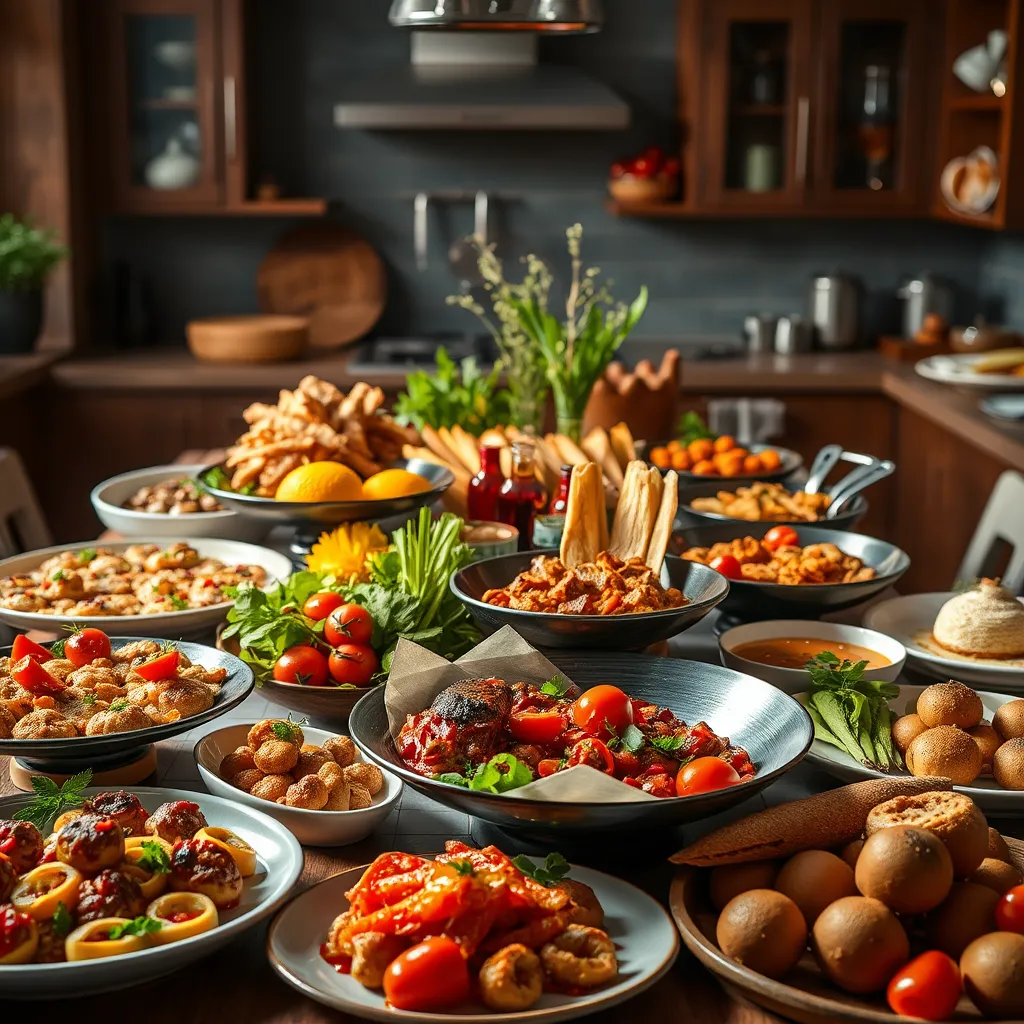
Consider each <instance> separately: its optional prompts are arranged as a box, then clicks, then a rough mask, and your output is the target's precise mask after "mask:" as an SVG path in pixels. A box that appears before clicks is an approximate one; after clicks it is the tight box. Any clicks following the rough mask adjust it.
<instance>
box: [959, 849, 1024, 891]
mask: <svg viewBox="0 0 1024 1024" xmlns="http://www.w3.org/2000/svg"><path fill="white" fill-rule="evenodd" d="M970 881H972V882H977V883H978V884H979V885H987V886H988V887H989V888H990V889H992V890H993V891H994V892H997V893H999V895H1000V896H1002V895H1003V893H1004V892H1006V891H1007V890H1008V889H1012V888H1013V887H1014V886H1015V885H1020V884H1021V882H1024V876H1022V875H1021V873H1020V872H1019V871H1018V870H1017V869H1016V868H1015V867H1014V866H1013V865H1012V864H1007V863H1006V862H1005V861H1001V860H996V859H995V858H993V857H986V858H985V859H984V860H983V861H982V862H981V864H979V865H978V869H977V870H976V871H975V872H974V874H973V875H971V878H970Z"/></svg>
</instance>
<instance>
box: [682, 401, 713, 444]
mask: <svg viewBox="0 0 1024 1024" xmlns="http://www.w3.org/2000/svg"><path fill="white" fill-rule="evenodd" d="M717 436H718V435H717V434H716V433H715V432H714V431H713V430H708V425H707V424H706V423H705V422H704V420H703V419H701V416H700V413H697V412H694V411H693V410H692V409H691V410H690V411H689V412H684V413H683V415H682V416H681V417H680V419H679V423H678V424H677V425H676V437H677V439H678V440H679V443H680V444H681V445H682V446H683V447H684V448H685V447H687V446H688V445H690V444H692V443H693V442H694V441H713V440H714V439H715V438H716V437H717Z"/></svg>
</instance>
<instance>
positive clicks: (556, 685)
mask: <svg viewBox="0 0 1024 1024" xmlns="http://www.w3.org/2000/svg"><path fill="white" fill-rule="evenodd" d="M571 689H572V683H570V682H569V680H568V679H566V678H565V677H564V676H552V677H551V678H550V679H549V680H548V681H547V682H546V683H541V684H540V692H541V693H543V694H545V695H547V696H548V697H564V696H565V695H566V694H567V693H568V692H569V691H570V690H571Z"/></svg>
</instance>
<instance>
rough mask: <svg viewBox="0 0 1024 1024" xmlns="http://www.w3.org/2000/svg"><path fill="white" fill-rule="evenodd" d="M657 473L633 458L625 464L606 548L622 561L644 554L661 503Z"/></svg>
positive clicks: (640, 556)
mask: <svg viewBox="0 0 1024 1024" xmlns="http://www.w3.org/2000/svg"><path fill="white" fill-rule="evenodd" d="M663 487H664V484H663V481H662V477H661V473H660V472H659V471H658V470H657V469H655V468H654V467H653V466H648V465H647V464H646V463H645V462H641V461H640V460H639V459H635V460H634V461H633V462H631V463H630V464H629V465H628V466H627V467H626V475H625V481H624V483H623V485H622V496H621V497H620V498H619V506H618V508H617V509H616V510H615V521H614V523H612V536H611V540H610V541H609V544H608V550H609V551H610V552H611V553H612V554H613V555H615V556H616V557H617V558H621V559H622V560H623V561H624V562H626V561H628V560H629V559H630V558H646V557H647V547H648V545H649V544H650V541H651V533H652V531H653V530H654V523H655V520H656V518H657V516H658V510H659V508H660V507H661V492H662V489H663Z"/></svg>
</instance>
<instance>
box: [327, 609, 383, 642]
mask: <svg viewBox="0 0 1024 1024" xmlns="http://www.w3.org/2000/svg"><path fill="white" fill-rule="evenodd" d="M371 636H373V619H372V618H371V617H370V613H369V612H368V611H367V610H366V609H365V608H364V607H363V606H362V605H360V604H343V605H340V606H339V607H337V608H335V609H334V611H333V612H331V614H330V615H328V616H327V621H326V622H325V623H324V639H325V640H326V641H327V642H328V643H329V644H330V645H331V646H332V647H340V646H341V645H342V644H368V643H369V642H370V637H371Z"/></svg>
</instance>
